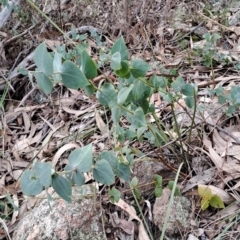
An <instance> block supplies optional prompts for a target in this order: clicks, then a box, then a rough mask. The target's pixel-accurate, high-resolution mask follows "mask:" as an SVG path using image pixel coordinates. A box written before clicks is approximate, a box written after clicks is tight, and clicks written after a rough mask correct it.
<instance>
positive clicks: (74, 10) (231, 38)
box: [0, 1, 240, 239]
mask: <svg viewBox="0 0 240 240" xmlns="http://www.w3.org/2000/svg"><path fill="white" fill-rule="evenodd" d="M43 2H44V1H43ZM126 2H127V1H126ZM187 2H188V1H184V2H181V3H180V2H178V1H166V3H164V1H143V2H142V3H141V4H142V5H141V4H140V3H139V2H137V1H132V2H131V4H130V5H129V12H128V13H126V12H125V11H122V10H121V8H122V7H124V6H121V4H122V3H120V5H115V3H110V2H108V1H104V2H101V3H100V2H99V1H97V2H96V3H90V2H84V3H83V4H76V3H75V2H74V1H73V2H71V3H70V5H69V6H68V7H66V6H65V5H67V3H66V2H65V3H64V4H62V6H61V8H62V11H66V9H67V10H68V14H67V18H68V22H69V23H71V24H72V25H74V26H75V27H77V26H78V23H79V20H81V22H82V24H87V25H93V26H95V27H96V28H95V30H97V31H101V30H104V33H106V34H105V35H106V45H107V46H111V45H112V43H113V42H114V41H115V40H116V39H117V37H118V35H120V34H123V35H124V37H125V40H126V42H127V43H128V47H129V49H130V51H131V52H132V56H134V57H135V58H142V59H146V60H148V61H149V62H150V63H151V64H153V65H154V61H155V60H154V59H157V60H159V61H161V64H162V65H163V66H164V67H165V68H172V67H175V68H178V73H179V74H180V75H181V76H183V77H184V79H185V81H188V82H194V83H196V84H197V85H198V88H199V92H198V97H197V99H198V103H199V104H202V105H203V106H204V112H203V114H199V115H197V117H196V120H195V122H194V124H195V125H196V126H195V128H194V131H193V135H192V139H191V155H192V159H191V161H190V169H191V172H189V173H188V174H189V176H190V177H189V178H188V179H182V178H181V179H179V183H180V184H182V185H183V188H182V194H183V195H184V194H186V196H188V197H189V198H190V199H191V200H192V201H193V202H194V204H195V206H196V207H197V209H195V210H194V209H192V211H193V217H192V221H191V222H194V224H190V225H189V226H190V228H189V230H184V232H182V233H181V235H182V236H184V239H187V235H188V233H190V232H191V233H192V235H191V236H192V237H193V236H197V237H201V236H207V237H208V239H213V238H214V237H215V236H217V234H219V233H220V231H219V232H216V231H214V229H215V228H216V227H218V228H220V227H221V228H224V227H227V226H228V225H227V224H228V223H227V221H226V220H225V219H226V217H229V216H232V217H234V216H235V215H234V214H235V213H236V211H237V210H238V204H237V202H234V201H235V200H236V201H238V202H239V197H238V191H239V187H240V186H239V179H240V175H239V172H240V168H239V162H238V161H239V160H240V157H239V152H240V148H239V147H240V146H239V142H237V141H236V139H239V136H240V133H239V132H240V130H239V116H238V115H239V113H238V112H236V114H235V115H234V117H233V118H230V119H228V118H227V116H226V115H225V113H224V107H225V106H222V105H220V106H219V105H218V104H217V101H216V99H215V98H214V97H211V96H210V95H209V94H208V90H209V89H217V88H218V87H220V86H222V87H223V89H224V91H225V92H228V91H229V87H230V86H231V85H233V84H234V85H236V86H239V76H238V69H236V68H233V67H225V66H223V65H222V64H219V65H217V66H215V67H214V68H213V69H211V68H210V67H206V66H203V65H202V63H201V62H200V61H199V59H198V58H197V57H196V58H194V57H193V59H188V56H189V54H190V53H193V52H194V48H195V47H196V46H200V47H203V46H204V41H205V40H203V39H202V38H203V34H204V33H206V31H207V32H209V31H210V32H219V33H221V31H222V32H224V31H226V32H228V33H229V34H228V35H226V36H225V35H223V37H222V39H221V40H220V41H219V43H218V46H217V50H218V53H219V54H227V55H228V57H227V59H228V60H229V61H232V62H233V63H234V64H235V63H236V62H238V61H239V47H238V42H237V38H238V36H239V27H237V26H230V27H224V26H223V24H222V22H220V20H219V19H217V18H216V16H213V15H212V16H211V18H209V17H207V16H204V15H203V14H202V12H201V9H202V7H201V5H204V4H206V5H207V4H208V3H207V1H203V2H202V3H200V2H199V4H196V5H194V3H193V2H190V3H187ZM233 2H234V1H233ZM105 4H106V5H105ZM206 5H205V6H206ZM43 6H44V7H43V11H44V12H45V13H49V14H50V16H51V17H53V18H54V11H55V10H56V4H55V2H52V4H49V5H48V4H47V1H46V2H44V5H43ZM20 7H23V6H21V5H20ZM238 7H239V6H238ZM214 8H216V9H217V8H218V5H217V4H216V5H214V6H212V11H213V12H214V11H216V10H214ZM146 9H147V10H148V11H147V12H146V11H145V10H146ZM193 9H195V10H194V11H196V9H198V10H200V14H199V15H198V14H196V15H198V17H196V19H195V18H194V17H192V18H191V17H190V16H189V14H190V13H191V12H193ZM232 9H236V8H234V7H233V8H232ZM232 9H231V8H226V11H227V16H230V21H229V25H233V24H234V22H236V21H237V20H236V19H237V14H236V12H234V11H233V10H232ZM28 10H29V9H28ZM32 11H33V10H32V9H30V13H32V14H35V13H34V12H32ZM218 11H219V9H218ZM100 13H101V14H100ZM193 13H194V12H193ZM35 15H36V14H35ZM76 16H77V17H76ZM79 16H82V19H79ZM116 16H117V17H116ZM186 16H187V18H188V21H184V17H186ZM189 17H190V18H189ZM35 18H36V19H35V20H37V19H41V17H40V16H35ZM125 19H127V20H128V21H129V22H130V23H131V24H130V26H129V25H128V24H126V21H125ZM203 20H204V24H202V25H201V26H202V27H203V29H202V31H203V33H201V31H199V32H198V33H197V34H196V35H198V38H199V40H197V41H195V40H194V37H195V36H193V33H194V32H192V33H191V34H189V35H188V36H186V37H185V38H183V39H180V38H181V35H182V34H185V33H189V32H191V31H192V30H193V29H194V28H196V26H195V25H196V23H197V25H198V24H199V25H200V23H201V22H202V21H203ZM226 20H227V19H226ZM14 21H17V17H15V18H14V17H13V19H12V20H9V24H10V25H11V24H12V25H14ZM21 21H23V19H21ZM95 22H97V23H98V24H97V25H95ZM26 25H29V26H30V25H31V23H30V22H26ZM66 25H67V24H66ZM41 28H42V29H41ZM40 29H41V34H40V38H39V39H40V41H45V42H46V43H47V45H48V47H49V49H51V50H52V51H55V49H56V46H57V44H59V43H62V42H63V40H59V37H60V34H59V33H56V32H55V31H54V30H53V29H52V28H51V27H49V26H47V27H46V28H45V27H43V25H41V26H36V27H35V28H34V30H31V31H32V33H33V34H34V36H36V32H38V31H39V30H40ZM20 30H22V31H23V30H25V29H20ZM1 31H2V32H3V33H6V34H9V36H12V35H13V33H12V32H11V31H10V30H9V29H8V28H7V27H4V28H3V29H2V30H1ZM32 33H31V34H30V33H29V34H27V33H26V41H24V42H23V41H22V39H18V38H16V40H14V39H13V40H12V41H13V43H14V49H15V51H11V50H13V45H12V43H11V42H7V44H8V47H9V49H7V48H6V45H4V44H6V43H5V42H6V40H5V38H4V36H5V35H4V34H1V35H0V36H1V38H0V43H1V44H0V46H1V52H0V54H1V56H0V58H1V60H0V63H1V64H2V63H4V64H3V65H1V64H0V65H1V66H0V67H1V69H0V73H1V75H0V80H2V79H4V78H2V76H3V75H4V74H5V75H6V73H8V72H9V73H10V76H11V78H10V79H11V84H12V86H13V88H14V90H15V92H10V94H9V96H8V98H6V100H5V106H4V112H3V113H2V114H1V139H0V147H1V149H2V151H1V153H0V154H1V155H0V157H1V158H2V159H1V175H0V189H1V194H0V196H1V198H2V199H3V198H4V196H5V194H6V193H7V192H9V193H10V195H11V196H12V198H13V200H14V202H15V203H16V205H19V206H20V209H21V206H22V207H24V205H25V204H26V202H27V204H29V206H33V205H34V203H31V202H32V201H33V199H28V200H26V201H23V200H24V198H23V195H21V190H20V189H19V186H18V184H17V180H18V178H19V177H20V175H21V173H22V172H23V171H24V170H25V169H26V168H27V167H28V165H29V164H31V163H32V162H33V161H51V162H52V165H53V167H55V168H56V169H59V170H60V169H61V168H63V167H64V165H65V164H66V161H65V160H66V158H67V157H68V155H69V153H70V150H72V149H74V148H77V147H79V146H84V145H86V144H88V143H90V142H92V140H93V139H95V140H94V145H95V146H94V149H95V151H100V149H106V148H111V147H112V145H113V142H112V141H111V140H109V139H107V141H106V138H105V137H103V135H104V136H105V135H106V134H108V131H109V129H108V128H107V127H108V125H107V124H106V123H107V121H108V120H109V119H106V117H107V114H106V113H105V114H104V115H101V113H102V112H103V111H105V110H104V109H101V106H100V105H99V104H98V103H97V102H96V100H95V99H94V98H89V97H87V96H85V95H84V93H83V92H79V91H75V90H68V89H65V88H63V87H62V86H59V87H56V89H54V92H53V93H52V94H51V95H50V96H49V97H48V96H45V95H44V94H42V93H41V92H38V93H39V95H37V94H36V93H37V91H36V92H35V91H33V92H32V93H31V94H30V95H29V96H28V97H27V98H25V96H27V94H28V93H29V92H30V89H31V88H29V82H28V81H27V79H26V77H24V76H22V75H19V74H18V73H17V66H18V67H20V66H22V67H32V66H30V65H29V63H30V62H31V60H32V56H31V51H33V50H34V48H33V47H31V45H32V44H33V43H34V44H35V45H38V44H39V43H40V42H38V41H36V40H34V41H33V39H32V37H31V36H32ZM85 33H86V32H85ZM2 36H3V37H2ZM187 37H189V39H188V41H187V43H186V41H185V40H186V38H187ZM179 39H180V40H179ZM87 40H88V42H89V47H88V50H89V51H90V52H89V54H92V55H93V57H94V58H95V59H98V60H99V59H100V56H99V55H98V51H99V50H102V49H103V47H102V46H100V45H98V43H97V41H95V40H94V39H93V38H92V37H90V36H89V35H88V38H87ZM149 40H150V42H149ZM169 40H170V41H169ZM179 41H180V43H179ZM184 41H185V42H184ZM205 42H206V41H205ZM22 43H23V44H22ZM184 44H189V46H190V47H189V48H184ZM28 49H30V50H28ZM152 51H153V52H152ZM18 55H19V57H18ZM153 56H154V57H155V58H154V57H153ZM26 59H28V60H27V61H26ZM9 69H12V71H9ZM107 71H108V69H104V72H107ZM110 74H111V73H110ZM163 74H166V73H163ZM106 75H109V72H108V73H107V74H106ZM17 76H18V78H17ZM103 78H104V77H102V79H103ZM102 79H100V78H96V79H95V80H93V82H96V83H97V82H99V81H101V80H102ZM111 79H113V81H114V76H112V78H111ZM151 101H152V102H153V103H154V105H155V107H156V108H157V109H158V113H157V114H158V117H159V118H162V119H163V121H165V123H166V124H168V125H170V124H171V123H170V122H169V119H170V118H171V115H169V114H170V110H169V108H168V107H167V104H166V103H165V102H164V101H163V100H162V99H159V95H158V96H156V97H155V99H151ZM19 102H20V103H19ZM183 102H184V101H183ZM18 103H19V104H18ZM161 105H162V106H163V107H162V108H160V106H161ZM185 107H186V106H179V105H178V106H177V105H176V111H179V112H178V118H179V122H181V128H183V129H184V128H185V129H188V128H189V126H190V120H191V119H190V118H189V117H188V114H187V113H186V111H185ZM190 114H191V113H190ZM165 116H169V118H167V117H166V120H164V118H165ZM151 121H153V120H151ZM122 123H123V125H124V124H125V123H124V120H123V122H122ZM208 123H209V124H208ZM223 130H224V131H223ZM199 131H202V132H203V133H204V134H203V138H202V139H201V138H200V137H199V135H198V132H199ZM227 133H230V134H231V135H229V134H227ZM233 136H234V137H235V138H236V139H234V138H233ZM172 140H173V143H172V148H176V149H175V151H178V142H177V141H175V140H176V139H174V138H173V139H172ZM133 144H134V146H135V147H136V148H138V149H139V150H140V151H141V152H142V153H144V154H146V155H147V154H148V152H152V150H153V149H151V146H148V145H145V144H139V143H136V142H135V143H133ZM164 152H165V154H166V158H167V160H168V161H169V164H171V165H173V166H174V167H175V168H177V167H178V164H179V162H178V161H177V160H176V159H175V158H174V157H171V154H170V153H171V150H169V149H168V148H167V147H166V148H165V149H164ZM154 158H156V155H154V153H153V154H152V156H151V160H152V159H154ZM196 158H198V159H196ZM161 167H162V166H161ZM167 170H169V169H166V171H167ZM142 171H144V169H142ZM152 171H153V170H152ZM167 172H168V171H167ZM152 174H155V172H152ZM160 174H161V171H160ZM166 175H168V174H166ZM88 180H90V178H89V179H88ZM148 181H150V180H148ZM230 183H231V184H230ZM197 186H206V187H208V188H210V189H211V191H212V192H213V193H215V194H217V195H218V196H220V197H221V198H222V199H223V200H224V202H225V203H226V204H231V203H232V204H231V205H229V206H227V207H226V208H225V209H223V210H219V211H216V210H213V209H208V210H206V211H205V212H200V213H199V212H198V211H197V210H199V209H200V197H199V196H198V195H197V194H196V192H195V191H196V187H197ZM148 190H149V189H148ZM37 197H38V196H37ZM37 197H36V199H37ZM145 198H146V199H148V200H149V201H150V202H153V201H154V200H153V199H154V198H153V197H149V198H148V197H147V196H145ZM33 202H34V201H33ZM129 204H130V203H129ZM129 204H128V203H126V202H124V201H123V200H122V199H121V200H120V202H119V204H118V206H120V207H121V208H122V209H123V211H126V212H127V213H128V214H129V216H131V217H132V218H135V219H137V221H138V222H139V229H138V230H139V235H138V239H148V236H147V234H146V230H145V227H146V226H145V227H144V225H143V223H142V220H140V219H139V218H138V217H137V215H136V213H133V212H132V209H131V206H130V205H129ZM116 205H117V204H116ZM28 208H29V207H28ZM117 210H118V209H117ZM120 212H121V211H120V210H118V213H120ZM7 214H9V216H10V219H11V222H10V221H9V222H8V223H7V226H8V227H9V229H11V225H13V224H14V223H15V222H16V219H17V217H18V216H19V217H20V218H21V217H22V216H21V214H20V212H17V211H16V212H15V211H14V214H12V215H11V214H10V213H7ZM114 216H115V217H114V219H115V220H114V221H115V224H116V221H117V222H118V223H117V225H118V226H119V228H121V229H122V231H123V232H126V233H127V234H129V235H134V233H133V232H132V230H133V226H132V224H133V222H132V221H131V220H129V219H127V220H126V219H125V218H121V217H119V215H118V214H116V215H114ZM219 218H221V219H223V221H222V223H221V224H220V223H217V222H216V220H218V219H219ZM206 219H207V220H206ZM113 227H114V226H113ZM115 227H116V225H115ZM153 229H154V228H153ZM234 229H237V228H236V226H234V225H233V227H232V228H231V229H230V230H229V231H228V233H226V235H227V234H229V235H230V234H231V231H232V232H234ZM197 230H199V232H201V234H200V233H199V234H196V232H197ZM200 230H201V231H200ZM189 236H190V235H189ZM236 237H237V235H236ZM188 239H190V237H189V238H188Z"/></svg>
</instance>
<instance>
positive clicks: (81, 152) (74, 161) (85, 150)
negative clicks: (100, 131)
mask: <svg viewBox="0 0 240 240" xmlns="http://www.w3.org/2000/svg"><path fill="white" fill-rule="evenodd" d="M68 161H69V163H70V165H71V166H72V167H77V168H78V169H79V170H80V171H81V172H88V171H90V169H91V168H92V144H88V145H87V146H85V147H82V148H79V149H75V150H73V151H72V152H71V154H70V155H69V157H68Z"/></svg>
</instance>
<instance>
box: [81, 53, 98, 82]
mask: <svg viewBox="0 0 240 240" xmlns="http://www.w3.org/2000/svg"><path fill="white" fill-rule="evenodd" d="M81 57H82V61H81V63H82V71H83V73H84V74H85V76H86V78H87V79H92V78H95V77H96V76H97V65H96V63H95V62H94V61H93V60H92V58H91V57H90V56H89V55H88V53H87V52H86V50H84V51H82V54H81Z"/></svg>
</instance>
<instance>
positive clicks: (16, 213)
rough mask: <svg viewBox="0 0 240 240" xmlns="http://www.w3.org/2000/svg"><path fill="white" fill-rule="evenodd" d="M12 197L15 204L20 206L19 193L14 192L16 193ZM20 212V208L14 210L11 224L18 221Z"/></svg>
mask: <svg viewBox="0 0 240 240" xmlns="http://www.w3.org/2000/svg"><path fill="white" fill-rule="evenodd" d="M12 199H13V202H14V204H15V205H16V206H17V207H19V201H18V196H17V194H14V195H13V196H12ZM18 212H19V211H18V210H17V211H16V210H14V211H13V215H12V220H11V224H14V223H15V222H16V220H17V216H18Z"/></svg>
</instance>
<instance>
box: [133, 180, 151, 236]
mask: <svg viewBox="0 0 240 240" xmlns="http://www.w3.org/2000/svg"><path fill="white" fill-rule="evenodd" d="M129 185H130V188H131V190H132V194H133V197H134V200H135V202H136V204H137V206H138V210H139V212H140V215H141V217H142V219H143V221H144V224H145V226H146V228H147V231H148V234H149V236H150V238H151V240H153V236H152V234H151V232H150V229H149V227H148V225H147V222H146V219H145V217H144V215H143V212H142V209H141V208H140V205H139V202H138V200H137V197H136V195H135V193H134V191H133V188H132V186H131V184H129Z"/></svg>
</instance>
